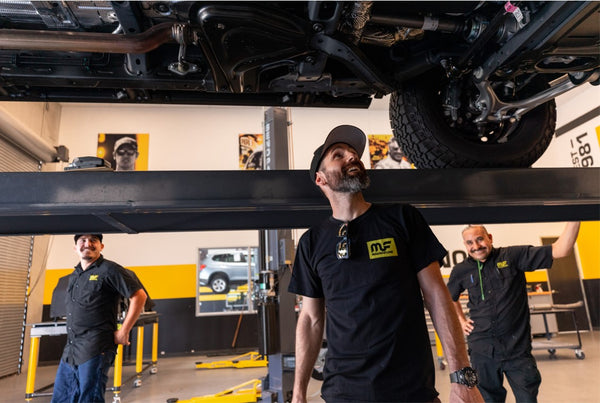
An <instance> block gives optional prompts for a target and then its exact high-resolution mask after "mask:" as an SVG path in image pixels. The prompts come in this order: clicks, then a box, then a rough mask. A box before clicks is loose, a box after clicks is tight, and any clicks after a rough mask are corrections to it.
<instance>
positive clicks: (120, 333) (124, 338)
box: [115, 328, 131, 346]
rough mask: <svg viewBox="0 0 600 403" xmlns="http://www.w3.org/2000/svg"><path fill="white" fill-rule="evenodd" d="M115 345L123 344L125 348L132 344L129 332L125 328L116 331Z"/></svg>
mask: <svg viewBox="0 0 600 403" xmlns="http://www.w3.org/2000/svg"><path fill="white" fill-rule="evenodd" d="M115 344H122V345H124V346H128V345H129V344H131V343H130V342H129V332H128V331H125V330H123V328H121V329H119V330H117V331H115Z"/></svg>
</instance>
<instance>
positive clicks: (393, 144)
mask: <svg viewBox="0 0 600 403" xmlns="http://www.w3.org/2000/svg"><path fill="white" fill-rule="evenodd" d="M367 137H368V139H369V156H370V159H371V169H414V168H415V166H414V165H413V164H412V163H411V162H410V161H409V160H408V158H407V157H406V155H404V152H403V151H402V148H401V147H400V144H399V143H398V141H397V140H396V138H395V137H394V136H393V135H391V134H369V135H368V136H367Z"/></svg>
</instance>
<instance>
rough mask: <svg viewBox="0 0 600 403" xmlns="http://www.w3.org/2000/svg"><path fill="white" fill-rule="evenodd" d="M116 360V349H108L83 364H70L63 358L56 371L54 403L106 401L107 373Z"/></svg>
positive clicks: (96, 402)
mask: <svg viewBox="0 0 600 403" xmlns="http://www.w3.org/2000/svg"><path fill="white" fill-rule="evenodd" d="M114 360H115V353H114V351H106V352H104V353H102V354H99V355H97V356H95V357H92V358H90V359H89V360H87V361H86V362H84V363H83V364H81V365H70V364H67V363H66V362H64V361H63V360H61V361H60V365H59V366H58V370H57V371H56V380H55V381H54V392H53V393H52V403H104V391H105V389H106V382H107V381H108V375H107V374H108V370H109V369H110V367H111V366H112V364H113V361H114Z"/></svg>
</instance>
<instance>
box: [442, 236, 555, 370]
mask: <svg viewBox="0 0 600 403" xmlns="http://www.w3.org/2000/svg"><path fill="white" fill-rule="evenodd" d="M551 266H552V246H551V245H548V246H536V247H534V246H510V247H506V248H494V249H492V252H491V253H490V255H489V256H488V258H487V259H486V261H485V262H483V264H482V267H481V281H480V276H479V268H478V265H477V261H476V260H475V259H473V258H472V257H468V258H467V259H466V260H465V261H464V262H461V263H459V264H457V265H456V266H454V268H453V269H452V272H451V273H450V280H449V281H448V289H449V290H450V295H451V296H452V299H453V300H454V301H458V299H459V296H460V294H461V293H462V292H463V291H464V290H467V291H468V295H469V302H468V304H467V307H468V308H469V315H470V318H471V319H472V320H473V322H474V328H473V331H472V332H471V334H470V335H469V336H468V338H467V340H468V343H469V348H470V349H471V350H472V351H474V352H477V353H479V354H483V355H485V356H488V357H492V358H498V359H510V358H514V357H518V356H520V355H522V354H523V353H527V352H530V351H531V326H530V324H529V302H528V299H527V287H526V285H527V281H526V279H525V272H526V271H533V270H537V269H543V268H550V267H551Z"/></svg>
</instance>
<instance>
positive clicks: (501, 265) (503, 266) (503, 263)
mask: <svg viewBox="0 0 600 403" xmlns="http://www.w3.org/2000/svg"><path fill="white" fill-rule="evenodd" d="M496 267H497V268H499V269H506V268H507V267H508V262H507V261H506V260H503V261H501V262H497V263H496Z"/></svg>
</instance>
